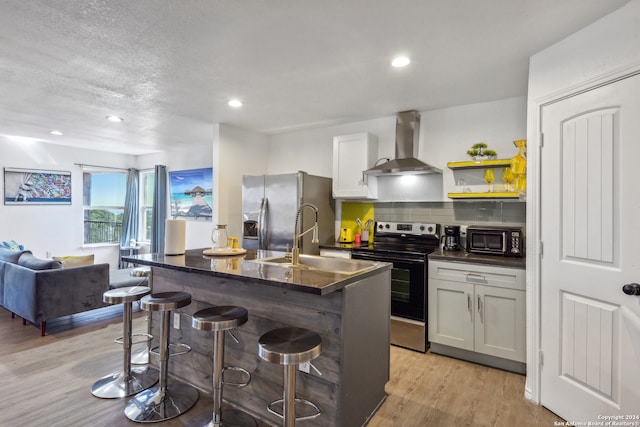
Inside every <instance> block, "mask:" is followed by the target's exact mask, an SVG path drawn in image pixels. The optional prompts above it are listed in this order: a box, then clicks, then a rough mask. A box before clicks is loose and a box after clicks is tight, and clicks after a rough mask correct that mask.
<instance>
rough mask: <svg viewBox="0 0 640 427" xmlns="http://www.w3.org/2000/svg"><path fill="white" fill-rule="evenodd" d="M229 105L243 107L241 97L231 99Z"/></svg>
mask: <svg viewBox="0 0 640 427" xmlns="http://www.w3.org/2000/svg"><path fill="white" fill-rule="evenodd" d="M229 106H230V107H235V108H238V107H242V102H241V101H240V100H239V99H232V100H231V101H229Z"/></svg>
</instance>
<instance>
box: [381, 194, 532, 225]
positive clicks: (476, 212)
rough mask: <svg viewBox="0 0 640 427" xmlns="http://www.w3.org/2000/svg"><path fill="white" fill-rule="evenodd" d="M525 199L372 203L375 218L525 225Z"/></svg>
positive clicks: (383, 219)
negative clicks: (523, 200)
mask: <svg viewBox="0 0 640 427" xmlns="http://www.w3.org/2000/svg"><path fill="white" fill-rule="evenodd" d="M526 206H527V204H526V202H512V201H509V202H501V201H479V202H469V201H466V202H383V203H374V212H375V219H376V221H392V222H427V223H436V224H443V225H489V224H492V225H505V226H517V227H522V228H523V229H524V228H525V226H526Z"/></svg>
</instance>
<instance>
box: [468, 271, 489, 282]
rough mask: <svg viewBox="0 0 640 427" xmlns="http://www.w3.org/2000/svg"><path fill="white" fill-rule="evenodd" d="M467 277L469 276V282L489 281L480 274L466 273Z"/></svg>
mask: <svg viewBox="0 0 640 427" xmlns="http://www.w3.org/2000/svg"><path fill="white" fill-rule="evenodd" d="M465 275H466V276H467V280H469V279H475V280H484V281H486V280H487V279H486V278H485V277H484V275H482V274H478V273H465Z"/></svg>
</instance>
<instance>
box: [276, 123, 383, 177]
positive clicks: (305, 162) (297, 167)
mask: <svg viewBox="0 0 640 427" xmlns="http://www.w3.org/2000/svg"><path fill="white" fill-rule="evenodd" d="M359 132H371V133H372V134H374V135H376V136H378V145H379V146H387V145H389V144H391V145H393V141H394V140H395V117H393V116H390V117H384V118H381V119H373V120H366V121H360V122H353V123H346V124H342V125H337V126H328V127H323V128H317V129H308V130H301V131H295V132H289V133H284V134H279V135H272V136H270V137H269V153H268V155H269V156H268V160H267V165H268V169H267V173H270V174H279V173H290V172H297V171H304V172H307V173H309V174H311V175H319V176H327V177H331V175H332V174H333V137H334V136H338V135H348V134H352V133H359ZM391 154H393V151H392V153H391ZM385 157H388V156H385Z"/></svg>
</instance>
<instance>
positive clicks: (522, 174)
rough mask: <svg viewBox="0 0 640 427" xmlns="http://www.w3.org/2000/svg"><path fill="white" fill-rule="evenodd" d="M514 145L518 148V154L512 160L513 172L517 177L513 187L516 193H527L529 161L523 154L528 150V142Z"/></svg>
mask: <svg viewBox="0 0 640 427" xmlns="http://www.w3.org/2000/svg"><path fill="white" fill-rule="evenodd" d="M513 145H515V146H516V147H518V154H516V155H515V156H513V157H512V158H511V172H512V174H513V176H514V177H515V178H514V180H513V186H514V189H515V190H516V191H525V190H526V189H527V159H526V158H525V157H524V155H523V154H522V152H523V150H525V149H526V148H527V140H526V139H519V140H516V141H513Z"/></svg>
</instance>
